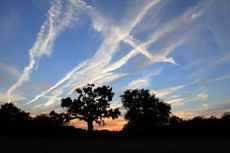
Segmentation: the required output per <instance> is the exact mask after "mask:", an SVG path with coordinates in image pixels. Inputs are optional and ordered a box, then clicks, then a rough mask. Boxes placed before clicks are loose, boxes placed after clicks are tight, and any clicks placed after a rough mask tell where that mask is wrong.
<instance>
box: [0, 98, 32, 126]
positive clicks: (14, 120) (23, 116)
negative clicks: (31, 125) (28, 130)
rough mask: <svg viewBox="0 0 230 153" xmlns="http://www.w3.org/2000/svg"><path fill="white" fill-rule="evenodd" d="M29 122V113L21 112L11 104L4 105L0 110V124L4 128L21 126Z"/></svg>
mask: <svg viewBox="0 0 230 153" xmlns="http://www.w3.org/2000/svg"><path fill="white" fill-rule="evenodd" d="M30 120H31V117H30V113H27V112H25V111H22V110H21V109H19V108H18V107H16V106H15V105H14V104H13V103H5V104H2V105H1V108H0V122H1V124H2V125H5V126H10V125H14V126H21V125H25V124H27V123H28V122H29V121H30Z"/></svg>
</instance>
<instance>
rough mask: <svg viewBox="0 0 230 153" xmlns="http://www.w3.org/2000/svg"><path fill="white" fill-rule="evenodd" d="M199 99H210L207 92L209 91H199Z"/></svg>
mask: <svg viewBox="0 0 230 153" xmlns="http://www.w3.org/2000/svg"><path fill="white" fill-rule="evenodd" d="M197 100H202V101H206V100H208V94H207V92H205V91H203V92H201V93H199V94H198V95H197Z"/></svg>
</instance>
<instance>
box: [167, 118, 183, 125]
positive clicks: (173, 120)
mask: <svg viewBox="0 0 230 153" xmlns="http://www.w3.org/2000/svg"><path fill="white" fill-rule="evenodd" d="M182 122H183V119H182V118H180V117H178V116H174V115H172V116H171V117H170V119H169V125H170V126H173V127H176V126H178V125H179V124H181V123H182Z"/></svg>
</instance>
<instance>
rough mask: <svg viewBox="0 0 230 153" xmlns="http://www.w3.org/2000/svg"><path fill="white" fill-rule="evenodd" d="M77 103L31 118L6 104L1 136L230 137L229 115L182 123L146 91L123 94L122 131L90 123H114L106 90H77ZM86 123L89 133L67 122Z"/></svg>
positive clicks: (1, 112) (1, 111)
mask: <svg viewBox="0 0 230 153" xmlns="http://www.w3.org/2000/svg"><path fill="white" fill-rule="evenodd" d="M76 92H77V99H73V100H72V99H71V98H70V97H68V98H64V99H62V100H61V106H62V107H63V108H67V109H66V112H63V113H57V112H55V111H51V112H50V113H48V114H40V115H37V116H35V117H32V116H31V115H30V113H28V112H25V111H23V110H21V109H19V108H18V107H17V106H15V105H14V104H13V103H5V104H2V105H1V108H0V122H1V126H0V130H1V135H38V136H68V137H69V136H74V137H76V136H88V134H89V133H90V136H97V137H98V136H118V137H120V136H149V137H152V136H167V137H168V136H223V137H229V136H230V134H229V129H230V112H225V113H224V114H223V115H222V116H221V117H220V118H217V117H215V116H211V117H209V118H205V117H202V116H196V117H194V118H193V119H189V120H183V119H182V118H180V117H177V116H175V115H173V114H172V113H171V107H170V105H169V104H167V103H164V102H163V100H160V99H159V98H157V97H156V96H155V95H154V94H151V93H150V92H149V90H146V89H135V90H126V91H124V93H123V94H122V95H121V102H122V104H123V108H124V109H126V113H125V114H124V118H125V119H126V120H127V121H128V122H127V124H126V125H124V127H123V130H122V131H118V132H111V131H108V130H103V131H97V130H95V131H93V123H94V122H95V123H97V124H100V125H104V124H105V123H104V118H112V119H116V118H117V117H118V115H120V111H119V109H118V108H115V109H112V108H110V103H109V102H111V101H112V98H113V96H114V93H113V92H112V88H111V87H109V86H102V87H95V86H94V85H93V84H89V85H87V86H86V87H84V88H82V89H76ZM75 118H77V119H79V120H83V121H85V122H87V123H88V124H87V125H88V130H89V131H90V132H88V131H87V130H84V129H77V128H75V127H73V126H71V125H70V124H69V123H70V120H72V119H75Z"/></svg>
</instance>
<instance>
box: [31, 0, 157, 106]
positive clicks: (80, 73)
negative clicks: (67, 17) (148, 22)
mask: <svg viewBox="0 0 230 153" xmlns="http://www.w3.org/2000/svg"><path fill="white" fill-rule="evenodd" d="M72 3H73V4H75V6H76V7H77V8H79V9H82V10H86V12H88V13H89V14H90V15H92V20H93V27H97V28H96V30H98V29H100V26H102V27H103V28H101V29H105V28H104V25H106V23H107V22H106V23H104V22H105V21H104V20H103V18H102V17H101V16H100V14H99V13H98V12H97V11H95V10H94V9H93V8H92V7H91V6H89V5H87V4H86V3H84V2H82V1H72ZM153 5H154V3H152V2H150V3H148V4H145V5H144V6H143V7H140V9H139V10H138V14H137V16H136V18H134V19H133V20H131V21H130V22H131V23H127V26H125V27H123V28H124V29H120V31H123V33H122V35H119V36H118V35H117V34H116V33H115V30H116V27H113V26H112V25H111V26H107V29H108V28H109V30H105V31H104V32H103V33H104V40H103V41H102V43H101V45H100V47H99V49H98V50H97V52H96V53H95V55H94V56H93V57H92V58H90V59H88V60H87V62H84V63H85V64H83V65H78V66H76V67H75V68H73V69H72V70H71V71H70V72H69V73H68V74H67V75H66V76H65V77H64V78H63V79H61V80H60V81H58V82H57V83H56V84H55V85H54V86H53V87H51V88H50V89H48V90H47V91H44V92H43V93H41V94H39V95H38V96H36V97H35V98H34V99H32V100H31V101H30V102H29V103H32V102H34V101H36V100H37V99H38V98H40V97H42V96H44V95H45V94H47V93H49V92H50V91H52V90H54V89H55V88H56V87H58V86H60V85H62V84H64V83H65V84H64V87H66V88H70V92H69V93H71V91H73V90H74V89H75V88H77V87H79V84H80V85H81V84H82V83H84V85H85V84H87V83H93V81H96V80H97V79H99V78H102V76H106V75H108V74H107V73H110V71H108V70H107V71H101V70H103V69H104V68H105V67H106V66H108V64H109V63H110V61H111V59H112V57H113V55H114V53H115V52H116V51H117V49H118V46H119V43H120V42H121V41H122V39H124V38H125V37H126V36H127V35H128V34H129V33H130V32H131V31H132V29H133V28H134V27H135V25H137V24H138V22H140V21H141V17H142V16H143V14H145V13H146V12H147V10H148V9H147V8H151V6H153ZM95 14H98V15H97V16H95V17H94V15H95ZM139 14H141V15H139ZM95 24H96V25H95ZM92 74H93V75H92ZM79 78H80V79H79ZM95 78H96V79H95ZM115 78H117V77H115ZM105 82H106V80H105Z"/></svg>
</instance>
